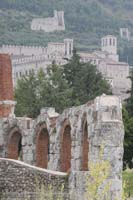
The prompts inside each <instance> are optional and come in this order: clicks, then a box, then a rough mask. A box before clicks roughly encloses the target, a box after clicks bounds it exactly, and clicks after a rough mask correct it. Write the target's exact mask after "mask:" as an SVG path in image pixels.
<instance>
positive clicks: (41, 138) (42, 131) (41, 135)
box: [36, 123, 49, 168]
mask: <svg viewBox="0 0 133 200" xmlns="http://www.w3.org/2000/svg"><path fill="white" fill-rule="evenodd" d="M36 140H37V141H36V165H37V166H38V167H41V168H47V167H48V159H49V133H48V129H47V126H46V124H45V123H43V124H42V125H40V126H39V130H38V131H37V139H36Z"/></svg>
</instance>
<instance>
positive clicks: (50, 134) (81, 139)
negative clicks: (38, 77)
mask: <svg viewBox="0 0 133 200" xmlns="http://www.w3.org/2000/svg"><path fill="white" fill-rule="evenodd" d="M0 137H1V138H2V139H1V141H0V147H1V148H0V156H1V157H4V158H12V159H20V160H22V161H24V162H25V163H29V164H32V165H35V166H38V167H42V168H47V169H50V170H54V171H62V172H70V176H69V192H70V193H71V194H73V192H74V193H75V194H77V193H79V192H80V194H79V195H78V198H79V199H81V196H83V194H85V181H84V177H87V176H88V175H89V173H88V172H89V164H90V163H92V162H97V161H99V153H100V148H101V146H103V147H104V148H103V158H102V159H103V160H106V161H108V162H109V164H110V166H111V170H110V176H109V179H110V180H111V183H112V185H111V187H110V192H111V200H115V198H116V195H119V197H120V195H121V192H122V163H123V162H122V158H123V140H124V127H123V122H122V112H121V102H120V99H119V98H118V97H115V96H107V95H102V96H100V97H97V98H96V99H95V100H94V101H91V102H88V103H87V104H84V105H82V106H79V107H72V108H69V109H66V110H65V111H64V112H63V113H62V114H60V115H59V114H57V113H56V112H55V110H54V109H48V108H47V109H43V110H42V111H41V114H40V115H39V116H38V118H37V119H35V120H32V119H30V118H12V117H9V118H3V119H0ZM114 185H115V187H114ZM78 198H77V196H76V199H75V200H77V199H78ZM72 200H74V199H72Z"/></svg>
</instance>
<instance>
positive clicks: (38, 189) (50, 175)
mask: <svg viewBox="0 0 133 200" xmlns="http://www.w3.org/2000/svg"><path fill="white" fill-rule="evenodd" d="M61 192H62V193H63V195H64V198H63V195H62V196H61V199H65V200H66V199H68V177H67V174H66V173H61V172H53V171H50V170H45V169H41V168H37V167H33V166H31V165H28V164H25V163H22V162H20V161H15V160H9V159H2V158H0V199H2V200H4V199H6V200H11V199H14V200H18V199H23V200H30V199H31V200H35V199H38V200H40V199H42V198H43V199H50V196H51V195H55V197H54V199H57V198H59V197H60V193H61Z"/></svg>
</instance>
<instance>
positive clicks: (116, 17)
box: [0, 0, 133, 50]
mask: <svg viewBox="0 0 133 200" xmlns="http://www.w3.org/2000/svg"><path fill="white" fill-rule="evenodd" d="M55 9H57V10H64V11H65V23H66V31H65V32H58V33H57V32H54V33H50V34H49V33H44V32H41V31H40V32H34V31H31V30H30V22H31V20H32V18H34V17H48V16H52V15H53V10H55ZM132 11H133V1H132V0H126V1H125V0H117V1H116V0H72V1H70V0H66V1H65V0H28V1H27V0H23V1H22V0H4V1H0V44H21V45H40V44H41V45H46V44H47V42H48V41H61V40H63V38H66V37H69V38H74V40H75V45H76V47H77V48H78V49H80V50H82V49H84V50H86V49H95V48H97V47H98V45H99V44H100V40H99V39H100V38H101V37H102V36H103V35H105V34H115V35H117V36H118V35H119V28H120V27H128V28H129V30H130V31H131V32H133V12H132Z"/></svg>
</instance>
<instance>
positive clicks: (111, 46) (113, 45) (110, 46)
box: [101, 35, 119, 61]
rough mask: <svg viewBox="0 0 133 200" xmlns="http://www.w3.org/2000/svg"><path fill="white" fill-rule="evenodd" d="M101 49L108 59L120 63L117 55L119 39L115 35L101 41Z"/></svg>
mask: <svg viewBox="0 0 133 200" xmlns="http://www.w3.org/2000/svg"><path fill="white" fill-rule="evenodd" d="M101 49H102V51H103V52H105V53H107V54H108V57H109V58H111V59H112V60H114V61H119V56H118V54H117V38H116V37H115V36H113V35H107V36H105V37H103V38H102V39H101Z"/></svg>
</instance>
